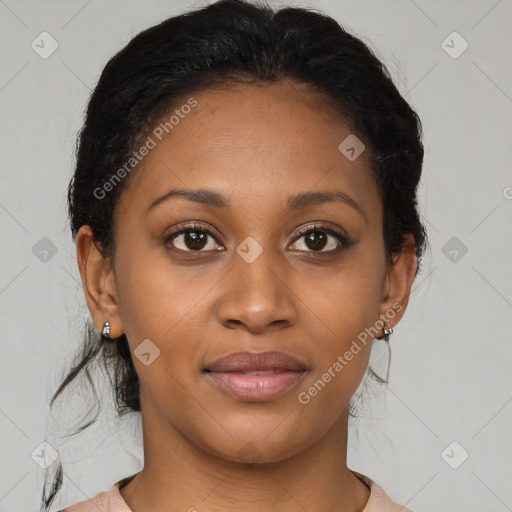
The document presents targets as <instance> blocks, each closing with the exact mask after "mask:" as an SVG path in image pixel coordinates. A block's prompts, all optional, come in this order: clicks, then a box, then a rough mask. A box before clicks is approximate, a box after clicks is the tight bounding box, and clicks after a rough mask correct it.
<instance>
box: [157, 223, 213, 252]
mask: <svg viewBox="0 0 512 512" xmlns="http://www.w3.org/2000/svg"><path fill="white" fill-rule="evenodd" d="M208 239H210V240H208ZM215 240H216V239H215V237H214V234H213V232H212V231H211V230H210V229H209V228H208V227H206V226H203V225H202V224H199V223H196V222H195V223H193V224H187V225H185V226H181V229H179V230H178V231H175V232H174V233H171V234H170V235H169V236H168V237H167V238H166V239H165V243H166V244H168V243H170V244H172V246H173V247H174V248H176V249H178V250H180V251H184V252H205V251H208V250H209V251H212V250H219V249H218V247H219V246H218V244H216V243H215ZM202 249H205V251H202Z"/></svg>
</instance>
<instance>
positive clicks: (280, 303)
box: [217, 250, 298, 333]
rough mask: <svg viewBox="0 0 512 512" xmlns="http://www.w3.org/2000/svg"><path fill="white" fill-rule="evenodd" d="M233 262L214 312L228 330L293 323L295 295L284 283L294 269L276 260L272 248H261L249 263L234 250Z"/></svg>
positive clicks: (265, 328)
mask: <svg viewBox="0 0 512 512" xmlns="http://www.w3.org/2000/svg"><path fill="white" fill-rule="evenodd" d="M233 259H234V264H233V267H232V269H231V270H230V272H229V273H228V275H227V276H226V278H225V279H223V286H222V288H223V289H222V291H221V296H220V299H219V303H218V307H217V314H218V317H219V321H220V322H221V323H222V325H224V326H225V327H227V328H230V329H245V330H247V331H250V332H253V333H263V332H268V331H273V330H277V329H282V328H285V327H289V326H291V325H294V324H295V322H296V319H297V302H296V301H297V300H298V299H297V297H296V295H295V294H294V292H293V291H292V290H293V285H292V283H291V282H287V277H288V278H289V277H290V275H293V274H290V273H293V272H296V271H295V270H293V269H288V270H285V269H284V264H283V262H281V263H280V264H279V265H278V264H277V263H276V260H275V258H274V257H273V255H272V254H271V251H269V250H264V251H263V252H262V253H261V254H260V255H259V256H258V258H256V260H254V261H252V262H251V263H248V262H247V261H245V260H244V259H243V258H241V257H240V256H239V255H238V254H237V253H234V255H233Z"/></svg>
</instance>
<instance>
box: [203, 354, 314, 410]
mask: <svg viewBox="0 0 512 512" xmlns="http://www.w3.org/2000/svg"><path fill="white" fill-rule="evenodd" d="M306 371H307V367H306V365H305V364H304V363H302V362H301V361H299V360H298V359H296V358H294V357H292V356H288V355H286V354H283V353H282V352H277V351H267V352H248V351H244V352H235V353H233V354H230V355H228V356H226V357H222V358H220V359H217V360H216V361H214V362H213V363H211V364H209V365H208V366H207V367H206V368H205V369H204V372H205V375H206V377H207V379H208V381H209V382H210V383H212V384H214V385H215V386H216V387H218V388H219V389H221V390H222V391H224V392H226V393H228V394H230V395H232V396H235V397H236V398H239V399H240V400H242V401H245V402H266V401H268V400H272V399H274V398H277V397H278V396H280V395H282V394H284V393H285V392H287V391H289V390H290V389H292V388H293V387H295V386H296V385H297V384H298V383H299V381H300V380H301V378H302V377H303V375H304V374H305V373H306Z"/></svg>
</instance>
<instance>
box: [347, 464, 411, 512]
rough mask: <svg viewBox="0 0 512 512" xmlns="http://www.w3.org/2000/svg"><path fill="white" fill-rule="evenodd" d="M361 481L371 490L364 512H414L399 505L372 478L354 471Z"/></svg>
mask: <svg viewBox="0 0 512 512" xmlns="http://www.w3.org/2000/svg"><path fill="white" fill-rule="evenodd" d="M352 473H354V475H356V476H357V477H358V478H359V479H360V480H362V481H363V482H364V483H365V484H366V485H367V486H368V487H369V488H370V498H369V500H368V503H367V504H366V507H364V510H363V512H413V511H412V510H410V509H408V508H405V507H403V506H401V505H399V504H398V503H396V502H394V501H393V500H392V499H391V498H390V497H389V496H388V495H387V494H386V492H385V491H384V489H383V488H382V487H381V486H380V485H378V484H377V483H376V482H374V481H373V480H372V479H371V478H369V477H367V476H365V475H363V474H361V473H358V472H357V471H353V470H352Z"/></svg>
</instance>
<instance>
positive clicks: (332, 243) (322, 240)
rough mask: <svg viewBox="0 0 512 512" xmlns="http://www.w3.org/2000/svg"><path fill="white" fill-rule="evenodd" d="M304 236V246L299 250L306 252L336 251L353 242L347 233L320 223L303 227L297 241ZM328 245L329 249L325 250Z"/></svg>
mask: <svg viewBox="0 0 512 512" xmlns="http://www.w3.org/2000/svg"><path fill="white" fill-rule="evenodd" d="M302 238H304V242H303V243H302V247H299V248H298V249H297V250H299V251H306V252H322V253H334V252H338V251H339V250H341V249H343V248H346V247H348V246H349V245H350V244H351V242H350V240H349V239H348V238H347V237H346V236H345V235H342V234H341V233H338V232H336V231H334V230H333V229H330V228H327V227H323V226H318V225H314V226H308V227H306V228H303V229H301V230H300V231H299V236H298V238H297V241H299V240H301V239H302ZM329 239H330V240H329ZM295 244H297V242H295V243H294V245H295ZM299 245H300V244H299ZM326 247H327V249H326V250H324V249H325V248H326Z"/></svg>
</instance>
